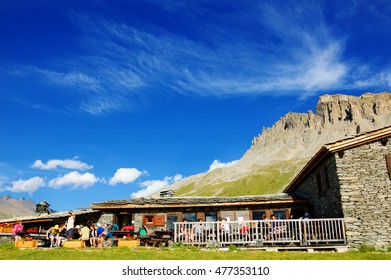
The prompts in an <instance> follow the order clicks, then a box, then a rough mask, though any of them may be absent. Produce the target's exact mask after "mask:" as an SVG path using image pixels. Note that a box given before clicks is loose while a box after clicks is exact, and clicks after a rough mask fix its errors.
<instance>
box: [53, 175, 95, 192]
mask: <svg viewBox="0 0 391 280" xmlns="http://www.w3.org/2000/svg"><path fill="white" fill-rule="evenodd" d="M99 181H100V179H99V178H97V177H95V175H94V174H92V173H89V172H86V173H84V174H80V173H79V172H77V171H72V172H70V173H67V174H65V175H63V176H59V177H57V178H55V179H52V180H50V181H49V183H48V186H49V187H51V188H54V189H61V188H63V187H66V186H70V187H71V188H72V189H79V188H81V189H87V188H89V187H91V186H93V185H94V184H95V183H97V182H99Z"/></svg>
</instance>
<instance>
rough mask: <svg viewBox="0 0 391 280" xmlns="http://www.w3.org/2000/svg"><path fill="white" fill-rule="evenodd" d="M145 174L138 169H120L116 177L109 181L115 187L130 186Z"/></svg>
mask: <svg viewBox="0 0 391 280" xmlns="http://www.w3.org/2000/svg"><path fill="white" fill-rule="evenodd" d="M142 174H143V172H141V171H139V170H137V169H136V168H119V169H117V171H116V172H115V174H114V176H113V177H112V178H111V179H110V180H109V184H110V185H112V186H115V185H117V184H129V183H133V182H134V181H136V180H137V179H138V178H140V176H141V175H142Z"/></svg>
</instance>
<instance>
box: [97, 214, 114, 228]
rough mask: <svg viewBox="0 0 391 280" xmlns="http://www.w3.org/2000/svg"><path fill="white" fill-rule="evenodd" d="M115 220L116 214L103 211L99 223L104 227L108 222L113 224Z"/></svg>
mask: <svg viewBox="0 0 391 280" xmlns="http://www.w3.org/2000/svg"><path fill="white" fill-rule="evenodd" d="M113 221H114V214H113V213H105V212H102V215H101V216H100V218H99V220H98V221H97V223H100V224H102V226H103V227H106V225H107V224H113Z"/></svg>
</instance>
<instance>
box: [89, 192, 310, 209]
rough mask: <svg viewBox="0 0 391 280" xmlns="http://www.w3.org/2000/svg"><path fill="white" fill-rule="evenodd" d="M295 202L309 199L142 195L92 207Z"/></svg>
mask: <svg viewBox="0 0 391 280" xmlns="http://www.w3.org/2000/svg"><path fill="white" fill-rule="evenodd" d="M294 202H296V203H298V202H300V203H307V202H308V201H307V200H305V199H303V198H300V197H298V196H295V195H289V194H286V193H279V194H270V195H257V196H234V197H198V196H197V197H142V198H135V199H126V200H109V201H106V202H100V203H93V204H92V205H91V208H92V209H95V210H109V209H112V210H115V209H117V210H121V209H152V208H185V207H186V208H187V207H210V206H217V207H218V206H246V205H248V206H250V205H260V204H282V203H294Z"/></svg>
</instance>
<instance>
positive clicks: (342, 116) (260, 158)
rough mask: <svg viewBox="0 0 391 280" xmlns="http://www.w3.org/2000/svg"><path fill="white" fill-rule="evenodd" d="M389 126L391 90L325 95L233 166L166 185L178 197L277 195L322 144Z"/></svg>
mask: <svg viewBox="0 0 391 280" xmlns="http://www.w3.org/2000/svg"><path fill="white" fill-rule="evenodd" d="M387 125H391V93H389V92H381V93H365V94H363V95H361V96H350V95H344V94H336V95H323V96H321V97H320V98H319V101H318V103H317V105H316V108H315V113H313V112H312V110H310V111H308V112H307V113H293V112H290V113H288V114H286V115H285V116H283V117H282V118H280V119H279V120H278V121H277V122H276V123H275V124H274V125H273V126H272V127H271V128H264V129H263V131H262V133H260V134H259V135H258V136H256V137H254V139H253V140H252V143H251V146H250V148H249V150H248V151H247V152H246V153H245V154H244V155H243V157H242V158H241V159H240V160H239V161H238V162H237V163H235V164H234V165H231V166H227V167H223V168H218V169H215V170H212V171H210V172H206V173H200V174H197V175H194V176H190V177H187V178H185V179H183V180H182V181H179V182H176V183H175V184H172V185H170V186H168V187H166V188H165V189H172V190H175V195H176V196H212V195H216V196H223V195H224V196H234V195H249V194H267V193H278V192H280V191H281V190H282V189H283V188H284V187H285V186H286V185H287V184H288V183H289V182H290V181H291V180H292V179H293V178H294V177H295V175H296V174H297V173H298V172H299V171H300V170H301V168H302V167H303V166H304V164H305V163H306V162H307V161H308V160H309V159H310V158H311V157H312V156H313V155H314V154H315V153H316V152H317V151H318V150H319V148H320V147H321V146H322V145H324V144H326V143H330V142H334V141H337V140H340V139H343V138H346V137H349V136H352V135H356V134H360V133H363V132H366V131H370V130H374V129H378V128H381V127H384V126H387ZM156 195H158V193H156V194H153V196H156Z"/></svg>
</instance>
